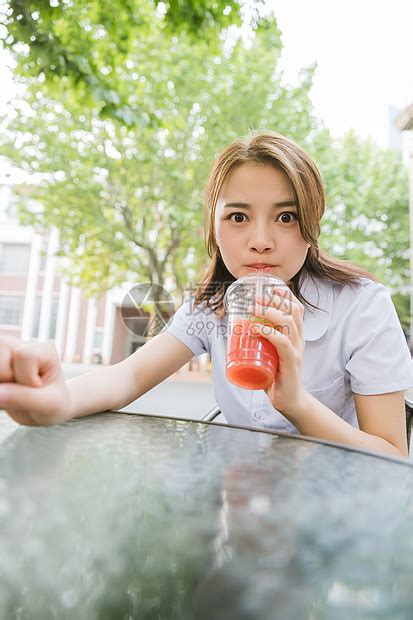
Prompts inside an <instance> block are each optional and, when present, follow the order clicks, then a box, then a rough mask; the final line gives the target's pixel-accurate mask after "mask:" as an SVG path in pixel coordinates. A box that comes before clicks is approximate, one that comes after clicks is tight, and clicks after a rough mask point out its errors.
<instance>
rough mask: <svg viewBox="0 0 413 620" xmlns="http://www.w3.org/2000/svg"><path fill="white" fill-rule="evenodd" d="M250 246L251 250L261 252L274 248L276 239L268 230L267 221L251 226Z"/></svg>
mask: <svg viewBox="0 0 413 620" xmlns="http://www.w3.org/2000/svg"><path fill="white" fill-rule="evenodd" d="M248 246H249V249H250V250H255V251H256V252H259V253H260V254H262V253H263V252H268V251H272V250H273V249H274V240H273V238H272V236H271V234H270V232H269V230H268V224H267V223H263V224H260V225H258V226H255V227H254V228H251V236H250V239H249V242H248Z"/></svg>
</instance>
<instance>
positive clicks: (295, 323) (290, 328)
mask: <svg viewBox="0 0 413 620" xmlns="http://www.w3.org/2000/svg"><path fill="white" fill-rule="evenodd" d="M267 297H268V296H267ZM252 311H253V313H254V315H255V316H256V317H260V318H264V319H267V320H268V321H270V322H271V323H272V324H273V325H274V326H275V327H272V326H270V325H266V324H263V323H254V322H253V325H252V327H251V330H252V333H253V334H255V335H259V336H262V337H264V338H266V339H267V340H268V341H269V342H270V343H271V344H272V345H274V347H275V348H276V349H277V353H278V356H279V368H278V372H277V375H276V378H275V381H274V382H273V383H272V385H270V387H269V388H267V389H266V390H265V392H266V394H267V395H268V397H269V399H270V401H271V403H272V405H273V407H274V408H275V409H277V411H279V412H280V413H282V414H283V415H285V417H286V418H288V419H290V421H291V422H293V419H292V418H294V414H295V412H296V411H301V410H302V408H303V405H304V401H305V398H306V395H307V392H306V390H305V388H304V385H303V383H302V380H301V362H302V357H303V352H304V346H305V341H304V337H303V316H304V306H303V304H302V303H300V302H299V301H298V299H297V298H296V297H295V295H293V293H292V292H291V291H290V290H289V289H287V290H286V289H282V288H280V289H279V288H275V289H274V292H273V296H272V298H271V299H270V300H268V298H257V303H256V306H255V308H254V309H252ZM293 423H294V422H293Z"/></svg>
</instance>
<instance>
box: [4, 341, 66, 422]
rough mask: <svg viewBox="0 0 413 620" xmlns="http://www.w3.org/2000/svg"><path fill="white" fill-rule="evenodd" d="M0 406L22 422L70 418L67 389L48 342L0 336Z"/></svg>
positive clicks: (57, 360) (55, 355)
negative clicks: (25, 340)
mask: <svg viewBox="0 0 413 620" xmlns="http://www.w3.org/2000/svg"><path fill="white" fill-rule="evenodd" d="M0 409H5V410H6V412H7V413H8V415H9V416H10V417H11V418H13V420H15V421H16V422H18V423H19V424H24V425H26V426H49V425H52V424H59V422H64V421H66V420H67V419H69V418H70V398H69V391H68V388H67V386H66V383H65V381H64V379H63V374H62V369H61V366H60V360H59V356H58V354H57V351H56V349H55V347H54V346H53V345H52V344H49V343H38V342H21V341H20V340H18V339H17V338H11V337H8V336H0Z"/></svg>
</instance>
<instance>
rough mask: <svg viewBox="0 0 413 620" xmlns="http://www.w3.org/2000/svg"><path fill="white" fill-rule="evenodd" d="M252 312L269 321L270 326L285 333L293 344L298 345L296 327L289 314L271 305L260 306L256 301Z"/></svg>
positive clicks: (298, 339)
mask: <svg viewBox="0 0 413 620" xmlns="http://www.w3.org/2000/svg"><path fill="white" fill-rule="evenodd" d="M254 314H255V316H257V317H259V318H263V319H267V320H268V321H269V322H270V323H271V326H272V328H273V329H276V330H277V331H278V332H280V333H282V334H284V335H286V336H287V337H288V338H289V339H290V340H291V342H292V343H293V345H294V346H298V345H299V342H300V336H299V333H298V327H297V324H296V321H295V319H294V318H293V317H292V316H291V314H286V313H284V312H282V311H281V310H277V309H276V308H272V307H271V306H261V304H258V303H256V304H255V311H254ZM254 324H255V323H254Z"/></svg>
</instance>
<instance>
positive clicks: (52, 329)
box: [33, 295, 59, 339]
mask: <svg viewBox="0 0 413 620" xmlns="http://www.w3.org/2000/svg"><path fill="white" fill-rule="evenodd" d="M58 308H59V298H58V297H53V298H52V307H51V311H50V322H49V334H48V336H47V337H48V338H49V339H53V338H54V337H55V336H56V322H57V311H58ZM41 309H42V296H41V295H37V296H36V301H35V303H34V319H33V338H38V337H39V326H40V312H41Z"/></svg>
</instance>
